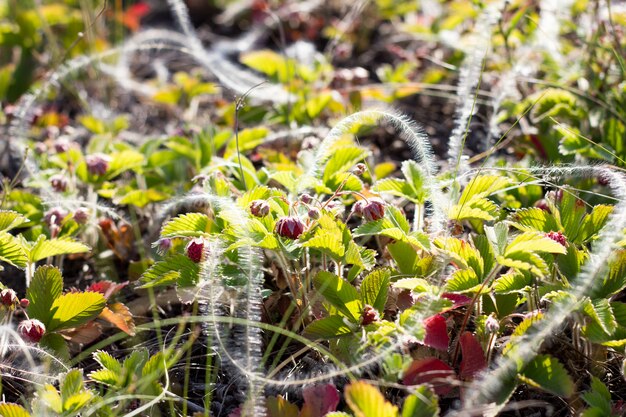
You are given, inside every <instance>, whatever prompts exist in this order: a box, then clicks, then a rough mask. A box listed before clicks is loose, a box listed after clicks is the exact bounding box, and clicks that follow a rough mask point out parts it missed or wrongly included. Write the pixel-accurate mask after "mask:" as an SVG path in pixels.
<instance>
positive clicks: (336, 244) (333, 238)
mask: <svg viewBox="0 0 626 417" xmlns="http://www.w3.org/2000/svg"><path fill="white" fill-rule="evenodd" d="M302 246H303V247H305V248H312V249H316V250H318V251H320V252H322V253H325V254H327V255H328V256H330V257H331V258H333V259H334V260H340V259H341V258H342V257H343V255H344V254H345V248H344V247H343V245H342V242H341V235H340V234H339V233H325V232H324V231H322V232H321V233H319V234H317V235H316V236H313V237H312V238H311V239H309V240H307V241H306V242H305V243H303V244H302Z"/></svg>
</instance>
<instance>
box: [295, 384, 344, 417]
mask: <svg viewBox="0 0 626 417" xmlns="http://www.w3.org/2000/svg"><path fill="white" fill-rule="evenodd" d="M302 396H303V397H304V406H303V407H302V410H301V411H300V417H323V416H325V415H326V414H328V413H330V412H331V411H335V410H336V409H337V405H338V404H339V392H338V391H337V388H335V386H334V385H333V384H324V385H314V386H311V387H307V388H305V389H304V390H303V391H302Z"/></svg>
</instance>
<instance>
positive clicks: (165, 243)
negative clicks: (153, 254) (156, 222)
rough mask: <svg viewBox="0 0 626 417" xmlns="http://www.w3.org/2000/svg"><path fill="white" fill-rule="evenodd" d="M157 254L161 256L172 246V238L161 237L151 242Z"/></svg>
mask: <svg viewBox="0 0 626 417" xmlns="http://www.w3.org/2000/svg"><path fill="white" fill-rule="evenodd" d="M152 247H153V248H156V251H157V253H158V254H159V255H161V256H163V255H165V254H166V253H167V252H169V250H170V249H171V248H172V239H168V238H161V239H159V240H157V241H156V242H154V243H153V244H152Z"/></svg>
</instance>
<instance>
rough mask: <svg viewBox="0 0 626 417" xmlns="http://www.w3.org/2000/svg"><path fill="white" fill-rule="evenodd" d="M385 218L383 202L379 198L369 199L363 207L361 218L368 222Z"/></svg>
mask: <svg viewBox="0 0 626 417" xmlns="http://www.w3.org/2000/svg"><path fill="white" fill-rule="evenodd" d="M383 217H385V202H384V201H383V200H381V199H380V198H371V199H370V200H369V201H368V202H367V203H366V204H365V205H364V206H363V218H364V219H365V220H367V221H368V222H371V221H374V220H380V219H382V218H383Z"/></svg>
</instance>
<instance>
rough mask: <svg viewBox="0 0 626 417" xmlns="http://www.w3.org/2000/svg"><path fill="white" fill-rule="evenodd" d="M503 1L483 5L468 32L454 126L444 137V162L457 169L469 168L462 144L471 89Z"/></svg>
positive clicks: (471, 110)
mask: <svg viewBox="0 0 626 417" xmlns="http://www.w3.org/2000/svg"><path fill="white" fill-rule="evenodd" d="M503 3H504V2H503V1H501V0H500V1H496V2H494V3H493V4H490V5H489V6H487V8H486V10H485V11H484V12H483V13H482V14H481V16H480V17H479V19H478V20H477V22H476V27H475V28H474V33H473V34H472V36H471V45H470V46H469V48H468V50H467V51H466V52H465V53H466V56H465V59H464V60H463V64H462V65H461V69H460V74H459V86H458V90H457V94H458V102H459V104H460V107H459V108H458V109H457V117H456V119H455V121H454V129H453V130H452V134H451V135H450V139H449V140H448V163H449V165H450V166H456V167H457V168H456V169H457V171H458V172H460V173H463V172H465V171H466V170H467V169H468V168H469V167H468V166H467V158H466V157H465V156H464V155H463V148H464V146H463V145H464V144H465V139H466V138H467V135H468V134H469V121H470V119H471V118H472V116H473V114H474V111H475V100H474V92H475V89H476V86H477V85H478V83H479V81H480V77H481V73H482V66H483V61H484V60H485V59H486V57H487V54H488V52H489V49H490V47H491V33H492V28H493V26H494V25H495V23H496V22H497V21H498V19H499V18H500V16H501V14H502V7H503Z"/></svg>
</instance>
